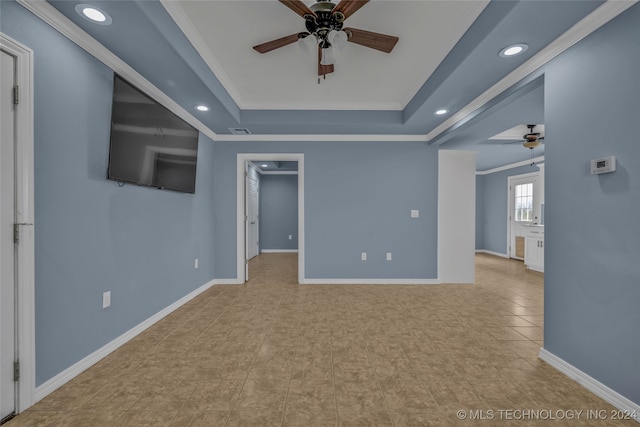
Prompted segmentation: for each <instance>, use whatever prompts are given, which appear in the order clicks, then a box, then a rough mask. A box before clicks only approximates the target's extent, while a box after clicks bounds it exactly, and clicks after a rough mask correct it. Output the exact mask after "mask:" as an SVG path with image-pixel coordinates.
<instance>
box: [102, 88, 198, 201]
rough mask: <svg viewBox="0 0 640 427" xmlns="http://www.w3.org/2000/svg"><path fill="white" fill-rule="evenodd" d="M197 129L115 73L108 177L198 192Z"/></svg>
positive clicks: (115, 179)
mask: <svg viewBox="0 0 640 427" xmlns="http://www.w3.org/2000/svg"><path fill="white" fill-rule="evenodd" d="M197 154H198V131H197V130H196V129H195V128H193V127H192V126H191V125H189V124H188V123H187V122H185V121H184V120H182V119H181V118H179V117H178V116H176V115H175V114H173V113H172V112H170V111H169V110H167V109H166V108H165V107H163V106H162V105H160V104H159V103H157V102H156V101H154V100H153V99H151V98H150V97H149V96H147V95H145V94H144V93H142V92H141V91H140V90H138V89H137V88H135V87H134V86H132V85H131V84H129V83H128V82H126V81H125V80H124V79H122V77H120V76H118V75H114V81H113V106H112V110H111V143H110V146H109V168H108V172H107V175H108V179H111V180H114V181H119V182H129V183H133V184H138V185H146V186H149V187H157V188H164V189H168V190H176V191H182V192H185V193H195V190H196V163H197Z"/></svg>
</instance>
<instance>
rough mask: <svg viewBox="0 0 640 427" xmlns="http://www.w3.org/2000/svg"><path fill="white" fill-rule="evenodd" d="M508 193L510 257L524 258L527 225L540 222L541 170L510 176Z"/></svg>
mask: <svg viewBox="0 0 640 427" xmlns="http://www.w3.org/2000/svg"><path fill="white" fill-rule="evenodd" d="M508 182H509V195H508V203H507V205H508V209H509V211H508V217H507V218H508V222H509V226H508V232H507V235H508V241H507V247H508V251H507V254H508V255H509V258H515V259H518V260H524V252H525V249H524V248H525V242H524V236H525V234H526V233H525V227H527V226H528V225H531V224H539V223H540V208H539V206H540V205H541V203H542V200H541V191H542V190H541V186H542V181H541V179H540V172H532V173H527V174H522V175H515V176H510V177H509V179H508Z"/></svg>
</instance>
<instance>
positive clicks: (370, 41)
mask: <svg viewBox="0 0 640 427" xmlns="http://www.w3.org/2000/svg"><path fill="white" fill-rule="evenodd" d="M344 31H345V32H346V33H347V35H348V36H349V41H350V42H351V43H356V44H359V45H362V46H366V47H370V48H371V49H376V50H379V51H381V52H386V53H389V52H391V51H392V50H393V48H394V46H395V45H396V43H398V40H400V39H398V37H394V36H388V35H386V34H380V33H374V32H371V31H365V30H359V29H357V28H344Z"/></svg>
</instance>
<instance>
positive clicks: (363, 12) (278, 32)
mask: <svg viewBox="0 0 640 427" xmlns="http://www.w3.org/2000/svg"><path fill="white" fill-rule="evenodd" d="M305 3H306V4H307V5H311V4H313V3H314V1H309V0H306V1H305ZM162 4H163V6H164V7H165V9H167V11H168V12H169V14H170V15H171V17H172V18H173V19H174V20H175V21H176V23H177V24H178V25H179V26H180V28H181V30H182V31H183V33H184V34H185V35H186V36H187V37H188V39H189V40H190V42H191V43H192V44H193V46H194V47H195V48H196V50H197V51H198V53H199V54H200V56H201V57H202V58H203V59H204V60H205V62H206V63H207V64H208V65H209V67H210V68H211V69H212V70H213V72H214V73H215V75H216V77H217V78H218V79H219V80H220V82H221V83H222V84H223V86H224V87H225V89H226V90H227V92H228V93H229V94H230V95H231V97H232V98H233V99H234V101H235V102H236V103H237V104H238V106H239V107H240V108H241V109H260V110H270V109H287V110H289V109H291V110H293V109H297V110H300V109H302V110H309V109H312V110H336V109H338V110H358V109H366V110H402V109H404V107H405V106H406V105H407V103H408V102H409V101H410V100H411V99H412V98H413V97H414V95H415V94H416V92H417V91H418V90H419V89H420V87H422V85H423V84H424V83H425V81H426V80H427V79H428V78H429V77H430V76H431V74H432V73H433V72H434V70H435V69H436V68H437V67H438V65H439V64H440V63H441V61H442V60H443V59H444V58H445V56H446V55H447V54H448V53H449V52H450V51H451V49H453V47H454V46H455V44H456V43H457V42H458V40H459V39H460V38H461V37H462V35H463V34H464V33H465V32H466V31H467V29H468V28H469V26H470V25H471V24H472V23H473V22H474V21H475V19H476V18H477V17H478V15H479V14H480V13H481V12H482V10H483V9H484V8H485V6H486V5H487V4H488V1H487V0H460V1H431V0H428V1H427V0H422V1H416V0H413V1H404V0H385V1H371V2H369V3H368V4H366V5H365V6H364V7H362V8H361V9H360V10H358V11H357V12H356V13H354V14H353V15H352V16H351V17H349V18H348V19H347V20H346V21H345V26H347V27H354V28H358V29H363V30H368V31H373V32H378V33H383V34H388V35H393V36H396V37H399V39H400V40H399V42H398V44H397V45H396V47H395V48H394V50H393V51H392V52H391V53H388V54H387V53H383V52H379V51H377V50H374V49H370V48H367V47H363V46H360V45H356V44H353V43H348V44H347V46H346V47H345V48H344V49H343V50H341V51H338V50H337V49H334V50H335V51H336V53H335V56H336V63H335V72H334V73H332V74H329V75H327V77H326V80H324V79H321V80H320V83H319V84H318V83H317V81H318V76H317V55H316V52H304V51H302V50H301V49H299V48H298V46H297V45H296V43H293V44H291V45H288V46H285V47H282V48H279V49H276V50H274V51H272V52H268V53H266V54H260V53H258V52H256V51H254V50H253V49H252V46H254V45H257V44H260V43H263V42H266V41H270V40H273V39H276V38H280V37H283V36H287V35H290V34H295V33H298V32H302V31H305V27H304V19H303V18H302V17H300V16H299V15H297V14H296V13H294V12H293V11H291V10H290V9H288V8H287V7H286V6H284V5H282V4H281V3H279V2H278V1H275V0H258V1H255V0H254V1H238V0H234V1H223V0H216V1H193V0H183V1H180V2H177V1H172V0H163V1H162Z"/></svg>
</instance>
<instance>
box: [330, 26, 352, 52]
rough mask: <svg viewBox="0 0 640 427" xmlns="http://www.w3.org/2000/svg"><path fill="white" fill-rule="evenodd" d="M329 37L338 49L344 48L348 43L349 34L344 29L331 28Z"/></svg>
mask: <svg viewBox="0 0 640 427" xmlns="http://www.w3.org/2000/svg"><path fill="white" fill-rule="evenodd" d="M328 38H329V43H331V44H332V45H333V46H335V47H337V48H338V49H344V47H345V46H346V45H347V40H348V39H349V36H347V33H345V32H344V31H336V30H331V32H329V37H328Z"/></svg>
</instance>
